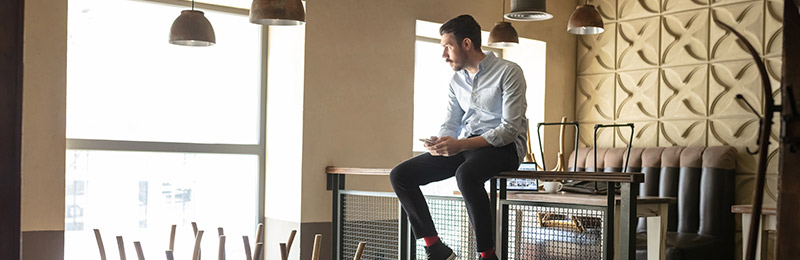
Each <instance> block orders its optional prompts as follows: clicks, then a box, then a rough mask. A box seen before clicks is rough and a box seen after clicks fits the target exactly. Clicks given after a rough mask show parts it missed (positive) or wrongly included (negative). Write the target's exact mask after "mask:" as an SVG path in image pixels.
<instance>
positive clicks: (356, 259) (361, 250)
mask: <svg viewBox="0 0 800 260" xmlns="http://www.w3.org/2000/svg"><path fill="white" fill-rule="evenodd" d="M366 246H367V243H364V242H361V243H358V249H356V255H355V256H354V257H353V260H361V254H363V253H364V248H365V247H366Z"/></svg>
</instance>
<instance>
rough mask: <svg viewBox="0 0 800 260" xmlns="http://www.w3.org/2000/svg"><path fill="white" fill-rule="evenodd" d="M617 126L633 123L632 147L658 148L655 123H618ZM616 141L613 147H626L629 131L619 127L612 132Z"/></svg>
mask: <svg viewBox="0 0 800 260" xmlns="http://www.w3.org/2000/svg"><path fill="white" fill-rule="evenodd" d="M617 123H618V124H626V123H633V131H634V133H633V146H634V147H654V146H658V123H657V122H656V121H644V122H619V121H617ZM614 133H615V134H614V135H615V137H616V140H615V141H614V146H616V147H627V146H628V140H629V139H630V138H631V129H630V128H627V127H620V128H617V129H615V130H614Z"/></svg>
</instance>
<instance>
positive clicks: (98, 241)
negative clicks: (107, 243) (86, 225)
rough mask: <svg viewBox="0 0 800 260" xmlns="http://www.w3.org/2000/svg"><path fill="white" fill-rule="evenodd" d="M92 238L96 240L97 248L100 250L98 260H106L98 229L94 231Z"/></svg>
mask: <svg viewBox="0 0 800 260" xmlns="http://www.w3.org/2000/svg"><path fill="white" fill-rule="evenodd" d="M94 238H95V239H96V240H97V248H98V249H100V260H106V248H105V247H104V246H103V238H101V237H100V230H99V229H96V228H95V229H94Z"/></svg>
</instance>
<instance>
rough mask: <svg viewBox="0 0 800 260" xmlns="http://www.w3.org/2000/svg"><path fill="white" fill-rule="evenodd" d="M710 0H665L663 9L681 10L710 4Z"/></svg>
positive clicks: (666, 10) (670, 10)
mask: <svg viewBox="0 0 800 260" xmlns="http://www.w3.org/2000/svg"><path fill="white" fill-rule="evenodd" d="M709 1H710V0H663V2H662V3H661V10H662V11H663V12H665V13H667V12H680V11H685V10H690V9H697V8H702V7H704V6H708V4H709Z"/></svg>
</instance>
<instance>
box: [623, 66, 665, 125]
mask: <svg viewBox="0 0 800 260" xmlns="http://www.w3.org/2000/svg"><path fill="white" fill-rule="evenodd" d="M616 92H617V93H616V95H617V99H616V100H617V102H616V105H615V107H616V118H617V121H619V120H623V121H630V120H637V119H638V120H641V119H656V118H658V69H651V70H641V71H629V72H620V73H618V74H617V91H616Z"/></svg>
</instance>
